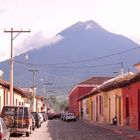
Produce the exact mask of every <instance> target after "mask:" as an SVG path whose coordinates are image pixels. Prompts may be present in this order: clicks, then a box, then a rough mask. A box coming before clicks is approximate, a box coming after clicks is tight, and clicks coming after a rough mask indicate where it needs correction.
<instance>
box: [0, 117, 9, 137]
mask: <svg viewBox="0 0 140 140" xmlns="http://www.w3.org/2000/svg"><path fill="white" fill-rule="evenodd" d="M9 139H10V132H9V130H8V128H7V126H6V125H5V122H4V121H3V119H2V118H0V140H9Z"/></svg>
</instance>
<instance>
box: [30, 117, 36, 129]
mask: <svg viewBox="0 0 140 140" xmlns="http://www.w3.org/2000/svg"><path fill="white" fill-rule="evenodd" d="M31 117H32V130H33V131H34V130H35V128H36V126H35V119H34V116H33V115H31Z"/></svg>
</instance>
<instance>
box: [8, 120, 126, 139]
mask: <svg viewBox="0 0 140 140" xmlns="http://www.w3.org/2000/svg"><path fill="white" fill-rule="evenodd" d="M10 140H128V138H126V137H125V136H122V135H119V134H117V133H114V132H112V131H109V130H107V129H105V128H101V127H98V126H93V125H91V124H87V123H83V122H81V121H77V122H63V121H60V120H50V121H47V122H46V123H43V124H42V127H41V128H39V129H37V130H35V131H34V132H33V133H32V134H31V136H30V137H29V138H27V137H25V136H20V137H11V139H10Z"/></svg>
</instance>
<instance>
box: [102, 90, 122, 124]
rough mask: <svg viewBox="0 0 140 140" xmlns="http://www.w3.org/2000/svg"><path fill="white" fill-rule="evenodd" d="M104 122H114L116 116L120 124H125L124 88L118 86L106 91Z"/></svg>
mask: <svg viewBox="0 0 140 140" xmlns="http://www.w3.org/2000/svg"><path fill="white" fill-rule="evenodd" d="M103 95H104V98H103V99H104V122H106V123H112V119H113V118H114V117H115V116H116V117H117V123H118V125H123V100H122V89H121V88H117V89H114V90H110V91H108V92H104V93H103Z"/></svg>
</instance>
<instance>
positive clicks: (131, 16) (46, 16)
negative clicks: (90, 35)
mask: <svg viewBox="0 0 140 140" xmlns="http://www.w3.org/2000/svg"><path fill="white" fill-rule="evenodd" d="M139 7H140V0H0V47H1V51H0V60H3V59H5V58H7V57H8V56H9V55H10V34H7V33H4V29H6V30H10V28H11V27H13V28H14V29H15V30H20V29H21V28H22V29H23V30H28V29H30V30H31V33H25V34H20V35H19V36H18V37H17V38H16V39H15V40H14V51H15V54H18V53H19V52H21V51H26V50H28V49H30V48H34V47H40V46H41V45H42V44H44V43H52V42H55V41H58V40H60V39H61V37H59V36H57V37H54V36H55V34H57V33H58V32H60V31H61V30H63V29H65V28H67V27H69V26H70V25H72V24H74V23H76V22H78V21H87V20H94V21H95V22H97V23H98V24H100V25H101V26H102V27H104V28H105V29H107V30H109V31H111V32H114V33H117V34H122V35H125V36H127V37H128V38H131V39H133V40H134V41H136V42H138V43H140V17H139V14H140V8H139ZM51 37H53V38H52V39H51ZM35 45H36V46H35Z"/></svg>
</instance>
